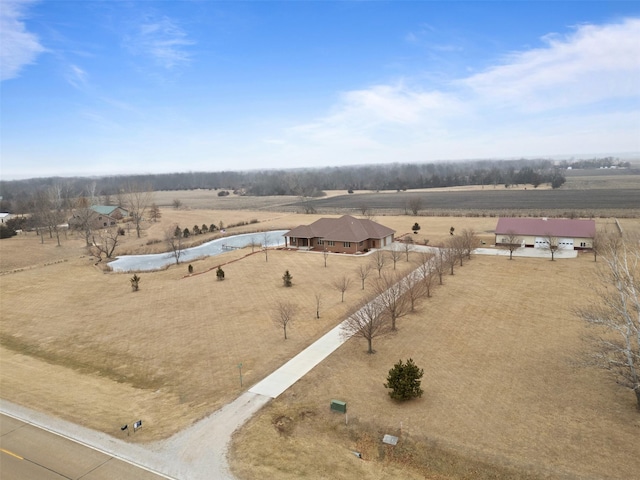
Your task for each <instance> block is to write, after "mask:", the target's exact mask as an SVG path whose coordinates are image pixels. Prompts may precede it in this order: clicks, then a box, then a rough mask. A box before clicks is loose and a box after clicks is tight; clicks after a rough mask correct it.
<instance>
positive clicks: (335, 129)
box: [283, 19, 640, 162]
mask: <svg viewBox="0 0 640 480" xmlns="http://www.w3.org/2000/svg"><path fill="white" fill-rule="evenodd" d="M638 38H640V19H627V20H625V21H623V22H620V23H616V24H609V25H601V26H594V25H584V26H580V27H577V28H576V29H575V30H574V31H573V32H572V33H571V34H570V35H567V36H564V37H559V36H557V35H554V36H548V37H546V38H545V41H546V46H545V47H544V48H537V49H532V50H529V51H522V52H517V53H513V54H510V55H509V56H508V57H506V58H505V60H504V62H503V63H501V64H500V65H495V66H489V67H488V68H486V69H485V70H484V71H482V72H481V73H478V74H473V75H471V76H469V77H466V78H461V79H455V80H453V81H450V82H448V83H446V84H443V85H442V86H441V87H440V88H439V89H431V90H427V89H424V88H421V87H420V86H416V85H414V84H411V85H410V84H409V83H410V82H409V81H408V80H405V81H401V82H396V83H394V84H388V85H374V86H372V87H369V88H366V89H359V90H353V91H349V92H345V93H344V94H342V95H341V97H340V99H339V101H338V102H337V104H336V105H335V106H334V107H333V108H332V109H331V112H330V113H329V114H328V115H326V116H324V117H321V118H317V119H316V120H314V121H311V122H307V123H305V124H301V125H298V126H296V127H293V128H291V129H289V130H288V131H287V132H286V133H285V135H284V139H285V140H286V145H287V147H283V149H285V148H286V150H287V151H297V152H298V154H301V153H302V152H303V151H304V149H309V148H315V149H316V152H315V154H316V155H317V156H318V157H320V156H321V155H322V154H323V153H324V155H325V156H327V157H330V158H331V157H345V158H351V159H355V158H358V157H359V156H362V158H365V157H366V158H371V159H372V161H373V157H381V156H385V155H386V156H387V161H390V160H396V159H397V158H398V157H401V158H403V159H404V160H406V161H409V160H413V161H420V160H428V159H431V160H437V159H455V158H478V157H485V156H492V157H506V156H528V155H531V154H533V155H552V154H561V153H564V152H584V151H585V150H584V149H585V148H588V149H589V151H593V152H596V153H598V152H606V151H611V152H620V151H633V150H635V151H638V150H640V141H639V140H638V136H639V135H638V133H639V130H640V112H639V111H638V108H639V106H640V42H638V41H637V40H638ZM622 119H624V121H622ZM586 153H589V152H588V151H587V152H586ZM390 155H391V156H390ZM376 159H380V158H376ZM345 161H347V162H349V161H350V160H345Z"/></svg>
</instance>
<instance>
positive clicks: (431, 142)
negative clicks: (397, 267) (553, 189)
mask: <svg viewBox="0 0 640 480" xmlns="http://www.w3.org/2000/svg"><path fill="white" fill-rule="evenodd" d="M0 35H1V38H0V54H1V55H0V61H1V65H0V66H1V84H0V128H1V130H0V142H1V143H0V178H2V179H3V180H10V179H19V178H30V177H41V176H52V175H59V176H75V175H117V174H129V173H167V172H184V171H221V170H253V169H267V168H268V169H272V168H297V167H320V166H338V165H358V164H370V163H392V162H402V163H404V162H432V161H440V160H446V161H449V160H460V159H479V158H520V157H540V156H542V157H549V156H560V155H564V156H590V155H591V156H592V155H618V154H624V153H633V154H638V152H640V2H633V1H626V2H617V1H606V2H597V1H594V2H591V1H586V2H581V1H571V2H543V1H539V2H521V1H510V2H482V1H475V2H455V1H448V2H435V1H433V2H432V1H414V2H410V1H407V2H381V1H375V2H373V1H357V2H349V1H344V2H343V1H325V2H308V1H288V2H271V1H251V2H249V1H247V2H244V1H234V2H230V1H229V2H218V1H207V0H193V1H158V2H156V1H137V2H136V1H104V2H102V1H69V0H64V1H56V0H45V1H32V0H2V2H1V3H0Z"/></svg>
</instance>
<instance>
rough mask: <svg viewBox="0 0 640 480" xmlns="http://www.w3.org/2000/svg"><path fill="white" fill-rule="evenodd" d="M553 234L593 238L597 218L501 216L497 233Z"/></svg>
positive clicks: (555, 235) (556, 235)
mask: <svg viewBox="0 0 640 480" xmlns="http://www.w3.org/2000/svg"><path fill="white" fill-rule="evenodd" d="M511 232H513V233H515V234H516V235H537V236H545V235H552V236H554V237H576V238H593V237H594V236H595V234H596V222H595V220H571V219H568V218H549V219H545V218H500V219H498V224H497V225H496V235H504V234H507V233H511Z"/></svg>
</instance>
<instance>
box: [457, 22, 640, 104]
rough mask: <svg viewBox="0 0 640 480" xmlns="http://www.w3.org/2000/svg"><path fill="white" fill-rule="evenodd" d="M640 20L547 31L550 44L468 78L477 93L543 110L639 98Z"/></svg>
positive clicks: (467, 82) (487, 98) (501, 102)
mask: <svg viewBox="0 0 640 480" xmlns="http://www.w3.org/2000/svg"><path fill="white" fill-rule="evenodd" d="M638 39H640V19H628V20H625V21H624V22H622V23H619V24H613V25H604V26H595V25H584V26H581V27H578V28H577V29H576V31H575V32H574V33H572V34H571V35H567V36H565V37H560V36H558V35H548V36H546V37H545V38H544V39H543V40H544V41H545V42H546V43H547V47H546V48H539V49H534V50H529V51H526V52H517V53H513V54H511V55H509V56H508V57H507V58H506V59H505V63H504V64H503V65H498V66H495V67H492V68H489V69H487V70H486V71H484V72H482V73H479V74H477V75H473V76H471V77H469V78H466V79H463V80H461V81H460V83H461V84H462V85H464V86H467V87H468V88H470V89H471V90H472V91H473V92H475V93H476V94H477V95H478V96H480V97H482V98H483V99H485V100H487V101H491V102H498V103H499V104H503V105H506V106H511V107H513V108H517V109H519V110H522V111H541V110H549V109H556V108H562V107H571V106H576V105H582V104H589V103H595V102H598V101H601V100H608V99H612V98H624V97H629V96H635V97H637V96H638V89H639V88H640V87H639V85H640V41H638Z"/></svg>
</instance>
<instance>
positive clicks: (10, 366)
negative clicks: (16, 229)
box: [0, 212, 410, 441]
mask: <svg viewBox="0 0 640 480" xmlns="http://www.w3.org/2000/svg"><path fill="white" fill-rule="evenodd" d="M200 215H201V216H202V217H206V218H208V214H207V212H204V213H202V212H201V213H200ZM270 215H271V216H273V214H270ZM168 216H169V215H167V217H168ZM169 220H170V219H169ZM189 220H193V221H195V219H192V218H190V219H189ZM294 220H295V218H294ZM305 220H307V218H306V217H305ZM288 221H289V222H291V221H292V220H288ZM280 222H281V223H279V224H278V225H279V226H280V225H285V224H286V221H283V220H280ZM225 223H226V222H225ZM229 223H231V220H229ZM292 226H293V225H292ZM260 227H265V226H264V225H260ZM254 228H255V227H254ZM280 228H282V227H280ZM154 229H159V231H162V229H161V228H160V227H159V226H156V225H153V226H151V227H150V228H149V229H148V230H147V231H145V235H144V236H143V238H142V239H136V238H135V236H134V235H133V234H132V235H130V236H128V237H127V238H126V242H127V244H128V246H127V248H130V249H133V248H134V246H135V245H136V244H139V248H140V249H145V248H147V247H146V241H147V240H148V239H149V238H153V235H154V234H155V233H154ZM72 244H74V245H75V248H74V247H72ZM82 244H83V243H82V240H81V239H71V237H70V238H69V239H68V240H67V241H66V242H63V247H57V246H55V245H56V244H55V241H54V240H51V239H46V242H45V244H40V240H39V239H38V238H37V237H36V236H35V235H33V234H32V235H31V236H29V235H27V236H23V237H19V238H12V239H9V240H8V241H7V242H6V243H5V241H3V242H2V244H0V247H2V255H1V257H0V258H1V259H2V269H3V271H4V272H5V274H3V275H0V289H1V291H2V324H1V327H0V338H1V339H2V345H3V348H2V357H1V359H2V367H3V368H2V371H1V377H0V378H1V379H2V395H3V397H4V398H6V399H8V400H12V401H16V402H18V403H22V404H24V405H27V406H30V407H32V408H35V409H40V410H44V411H47V412H51V413H54V414H56V415H59V416H61V417H64V418H67V419H70V420H73V421H78V422H81V423H85V424H87V425H88V426H90V427H92V428H95V429H98V430H101V431H105V432H109V433H112V434H117V433H118V430H117V429H118V425H119V424H120V423H122V422H123V421H124V422H125V423H126V422H127V421H128V420H130V419H131V418H133V417H140V418H144V419H146V420H147V421H146V425H148V426H149V427H150V428H147V429H145V435H144V438H143V436H142V435H137V436H136V437H135V438H136V440H137V441H148V440H153V439H157V438H163V437H166V436H168V435H170V434H171V433H174V432H175V431H177V430H179V429H181V428H183V427H184V426H186V425H189V424H190V423H192V422H193V421H194V420H196V419H198V418H201V417H203V416H204V415H206V414H208V413H210V412H212V411H215V410H216V409H217V408H219V407H220V406H221V405H223V404H224V403H226V402H228V401H229V400H231V399H233V398H234V397H236V396H237V395H238V394H239V393H240V392H241V391H242V389H241V387H240V383H239V370H238V368H237V366H238V364H239V363H242V364H243V368H242V373H243V380H244V381H243V383H244V388H246V387H247V386H250V385H251V384H253V383H255V382H257V381H258V380H260V379H262V378H263V377H264V376H265V375H267V374H268V373H270V372H272V371H273V370H275V369H276V368H277V367H279V366H280V365H282V364H283V363H284V362H285V361H287V360H288V359H289V358H291V357H292V356H294V355H295V354H296V353H298V352H299V351H300V350H302V349H303V348H304V347H306V346H307V345H309V344H310V343H311V342H313V341H314V340H315V339H317V338H318V337H319V336H321V335H322V334H323V333H325V332H326V331H328V330H329V329H330V328H332V327H333V326H335V325H336V324H337V323H338V322H339V321H341V320H342V319H343V318H344V317H345V316H346V314H347V312H348V311H349V310H350V309H352V308H354V306H355V305H356V304H357V303H359V302H360V300H361V298H362V297H363V296H364V295H370V293H371V291H372V288H373V287H372V286H368V287H367V290H366V291H365V292H362V290H361V287H360V283H359V280H358V279H357V277H356V268H357V267H358V265H360V264H362V263H365V262H370V261H371V259H370V258H368V257H365V256H359V257H352V256H346V255H331V256H330V257H329V258H328V260H327V267H326V268H325V267H324V258H323V255H322V254H318V253H303V252H295V251H278V250H274V251H270V252H269V253H268V257H266V256H265V255H264V254H263V253H262V252H258V251H256V253H255V254H251V249H250V248H245V249H243V250H239V251H234V252H230V253H226V254H224V255H222V256H219V257H212V258H208V259H204V260H200V261H196V262H192V265H193V267H194V273H195V274H194V275H192V276H188V275H187V266H186V265H179V266H172V267H170V268H168V269H166V270H163V271H159V272H153V273H146V272H143V273H140V274H139V275H140V277H141V279H142V281H141V284H140V291H138V292H135V293H134V292H132V291H131V288H130V282H129V278H130V277H131V274H118V273H104V272H103V270H102V269H101V268H99V267H96V266H94V263H95V259H92V258H91V257H90V256H89V255H87V254H86V253H85V252H84V249H83V248H82ZM43 250H46V251H48V252H51V254H52V256H53V258H56V259H57V260H56V261H53V262H49V263H47V264H44V263H33V262H36V261H39V262H42V261H41V259H40V257H38V255H30V254H28V252H30V251H34V252H41V251H43ZM14 255H15V256H14ZM17 256H20V257H21V258H22V262H23V263H24V264H25V265H26V266H28V267H29V268H26V266H25V268H20V266H19V265H18V263H19V262H18V261H17V260H16V257H17ZM267 260H268V261H267ZM56 262H57V263H56ZM220 264H222V265H223V269H224V271H225V274H226V279H225V280H224V281H222V282H220V281H217V280H216V275H215V267H216V266H217V265H220ZM9 266H11V267H13V268H11V269H10V268H9ZM409 266H410V263H407V262H406V261H404V260H403V261H401V262H399V263H398V270H399V271H407V269H408V268H409ZM386 268H387V269H392V266H388V267H386ZM285 270H289V271H290V272H291V274H292V275H293V283H294V286H293V287H292V288H285V287H283V282H282V275H283V274H284V272H285ZM343 275H348V276H350V277H351V278H352V285H351V287H350V288H349V290H347V292H346V294H345V302H344V303H343V302H341V293H340V292H339V291H338V290H336V289H335V288H334V287H333V286H332V284H333V282H334V281H335V280H336V279H338V278H340V277H341V276H343ZM316 293H321V312H320V313H321V318H320V319H316V318H315V312H316V300H315V294H316ZM279 301H290V302H292V303H294V304H295V305H296V306H297V307H298V313H297V315H296V320H295V322H294V324H293V325H292V326H291V327H290V329H289V331H288V335H289V339H288V340H286V341H285V340H284V338H283V333H282V331H281V330H280V329H278V328H277V327H276V326H275V325H274V324H273V321H272V316H273V314H274V312H275V307H276V304H277V302H279ZM25 356H26V357H28V358H25ZM42 361H44V362H46V364H44V365H42V366H41V367H40V366H39V364H41V363H42ZM40 372H41V373H40ZM36 378H38V381H37V382H36V381H35V379H36ZM87 382H89V384H91V385H94V384H95V385H98V384H99V385H100V386H99V387H98V386H87ZM34 383H36V384H37V385H36V386H34V385H33V384H34ZM47 391H51V394H49V395H42V393H43V392H47ZM110 391H113V395H110V394H109V392H110Z"/></svg>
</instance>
